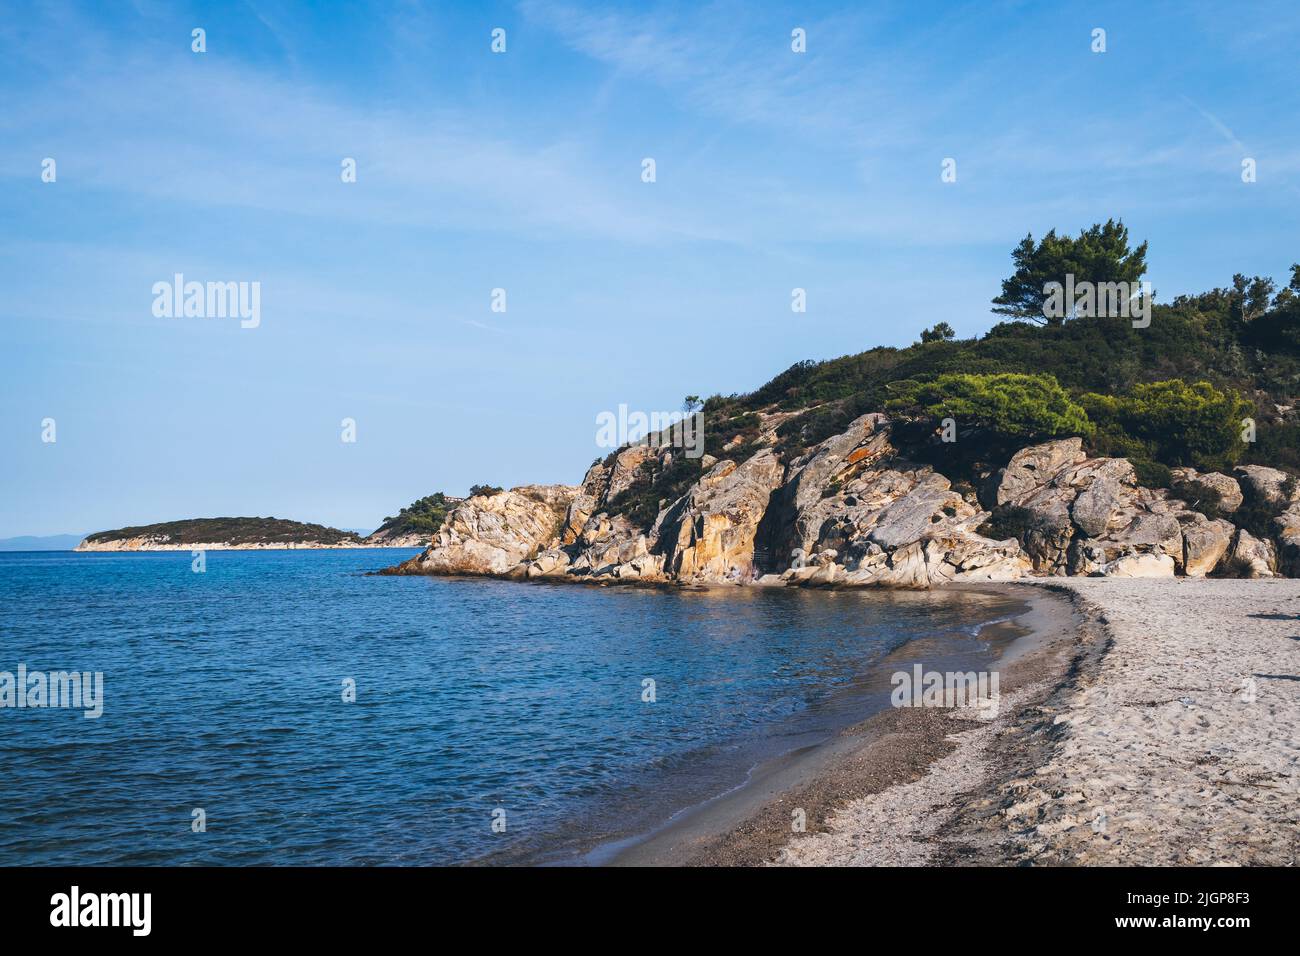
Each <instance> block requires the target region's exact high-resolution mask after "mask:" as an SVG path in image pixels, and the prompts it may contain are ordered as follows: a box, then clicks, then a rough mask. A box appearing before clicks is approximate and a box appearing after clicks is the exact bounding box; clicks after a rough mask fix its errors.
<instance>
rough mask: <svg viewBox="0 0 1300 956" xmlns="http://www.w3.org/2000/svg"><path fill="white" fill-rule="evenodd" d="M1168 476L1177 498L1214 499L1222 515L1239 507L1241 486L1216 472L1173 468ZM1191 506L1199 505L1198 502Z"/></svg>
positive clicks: (1230, 512) (1233, 479)
mask: <svg viewBox="0 0 1300 956" xmlns="http://www.w3.org/2000/svg"><path fill="white" fill-rule="evenodd" d="M1270 470H1271V469H1270ZM1170 474H1172V476H1173V482H1174V487H1175V489H1176V493H1177V494H1178V495H1179V497H1183V498H1186V497H1187V496H1188V495H1189V494H1190V495H1205V496H1206V497H1215V498H1217V499H1218V502H1219V510H1220V511H1222V512H1223V513H1224V514H1232V512H1234V511H1236V510H1237V509H1238V508H1240V507H1241V502H1242V494H1241V485H1239V484H1238V483H1237V480H1236V479H1235V478H1231V477H1229V476H1228V475H1224V474H1221V473H1220V472H1217V471H1207V472H1198V471H1197V470H1196V469H1195V468H1175V469H1173V471H1172V472H1171V473H1170ZM1207 492H1208V495H1207ZM1192 504H1199V500H1198V501H1193V502H1192Z"/></svg>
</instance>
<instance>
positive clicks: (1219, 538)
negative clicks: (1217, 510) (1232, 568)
mask: <svg viewBox="0 0 1300 956" xmlns="http://www.w3.org/2000/svg"><path fill="white" fill-rule="evenodd" d="M1235 530H1236V529H1235V528H1234V527H1233V526H1232V523H1231V522H1229V521H1224V520H1223V519H1222V518H1216V519H1215V520H1213V521H1211V520H1210V519H1208V518H1206V517H1205V515H1202V514H1195V513H1193V516H1192V517H1191V518H1190V519H1188V520H1186V521H1185V522H1184V523H1183V529H1182V531H1183V556H1182V571H1183V574H1185V575H1187V576H1188V577H1189V578H1199V577H1204V576H1205V575H1207V574H1209V573H1210V572H1211V571H1213V570H1214V569H1215V568H1216V567H1218V565H1219V562H1220V561H1222V560H1223V559H1224V557H1225V556H1226V555H1227V553H1228V549H1229V548H1230V547H1231V546H1232V539H1233V533H1234V532H1235Z"/></svg>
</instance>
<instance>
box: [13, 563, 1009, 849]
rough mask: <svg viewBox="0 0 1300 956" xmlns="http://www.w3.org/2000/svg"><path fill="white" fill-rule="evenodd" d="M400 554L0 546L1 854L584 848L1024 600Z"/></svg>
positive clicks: (976, 659) (859, 709)
mask: <svg viewBox="0 0 1300 956" xmlns="http://www.w3.org/2000/svg"><path fill="white" fill-rule="evenodd" d="M415 553H416V551H415V550H399V549H374V550H369V549H366V550H361V549H356V550H320V551H209V552H207V553H206V556H205V559H204V562H202V565H203V566H202V570H196V567H197V564H196V562H195V561H193V560H192V558H191V555H190V553H189V552H162V553H141V552H136V553H113V554H103V553H84V554H81V553H73V552H68V551H62V552H58V551H55V552H52V551H43V552H10V553H0V773H3V778H4V788H3V792H4V799H3V800H0V865H56V864H69V865H91V864H96V865H141V866H151V865H195V866H198V865H219V866H226V865H241V866H242V865H266V866H271V865H458V864H570V863H572V864H581V863H587V862H592V861H595V860H600V859H601V858H602V857H601V848H602V847H608V846H614V845H617V846H626V845H628V844H629V843H635V842H636V841H637V840H638V839H641V838H643V837H644V836H645V835H648V834H651V833H653V832H654V831H655V830H656V829H658V828H661V827H663V826H664V825H665V824H666V823H668V822H669V821H671V820H674V819H677V818H680V816H681V815H682V814H684V813H689V812H690V811H691V809H692V808H693V807H698V806H700V805H703V804H705V803H706V802H708V801H710V800H713V799H715V798H717V797H718V796H719V795H720V794H725V793H729V792H734V791H735V790H736V789H737V788H740V787H743V786H744V785H745V782H746V780H747V779H749V777H750V775H751V774H752V772H753V771H754V768H755V767H757V766H759V765H761V764H763V763H764V762H765V761H771V760H774V759H778V758H780V757H781V756H782V755H785V754H789V753H792V752H794V751H798V750H802V749H805V748H809V747H815V746H818V745H820V744H822V743H824V742H826V741H828V740H830V739H832V738H834V737H835V736H836V735H837V734H839V733H840V732H841V731H842V730H843V729H844V728H846V727H849V726H851V725H854V724H856V723H858V722H860V721H862V720H864V719H866V718H867V717H870V716H871V715H872V714H873V713H875V712H877V711H879V710H880V709H882V708H883V707H887V706H889V691H890V688H891V683H890V675H891V674H892V673H895V672H898V671H903V670H908V669H910V668H911V666H912V665H913V664H914V663H922V664H924V665H925V666H926V667H927V668H934V669H940V670H947V669H953V668H954V667H956V668H961V669H976V670H978V669H981V668H987V667H989V666H992V665H994V664H995V662H996V659H997V655H998V652H999V650H1000V648H999V647H997V646H995V645H996V644H997V642H996V641H995V640H993V639H991V638H990V637H989V635H990V634H991V633H992V632H993V631H996V630H997V629H996V628H989V627H988V625H990V624H991V623H995V622H1004V621H1006V620H1007V619H1008V617H1010V616H1014V615H1015V614H1016V613H1019V611H1020V610H1023V606H1021V605H1018V603H1017V602H1016V601H1014V600H1010V599H1005V598H997V597H994V596H990V595H986V594H972V593H963V592H950V591H943V592H890V591H809V590H802V589H789V590H786V589H775V590H774V589H747V588H727V589H713V590H699V591H696V590H684V589H674V590H658V589H643V588H623V587H594V586H581V585H572V584H536V583H525V582H509V581H497V580H486V579H473V578H433V577H399V576H381V575H377V574H375V573H374V572H377V571H379V570H381V569H383V568H385V567H389V566H392V565H395V564H397V563H399V562H400V561H402V560H404V559H406V558H407V557H409V556H410V555H412V554H415ZM20 668H22V669H23V671H24V672H25V673H26V675H27V681H32V680H33V678H32V676H31V675H33V674H42V675H49V674H53V673H57V672H76V673H78V674H84V675H86V677H87V680H86V687H88V688H89V687H91V686H94V684H95V681H96V678H95V677H94V675H100V677H99V678H98V680H99V681H100V684H99V687H100V688H101V694H100V699H98V700H97V701H96V702H94V703H95V706H94V707H93V708H92V707H90V706H88V705H87V702H86V701H85V700H84V699H83V700H82V701H81V704H82V706H80V707H78V706H64V707H53V706H49V704H50V703H51V701H50V699H49V695H46V698H45V701H44V703H45V706H24V707H17V706H12V705H13V704H14V703H15V701H16V698H17V697H18V696H19V695H18V693H17V692H16V691H15V693H13V694H11V695H10V697H9V699H8V701H7V703H8V704H10V705H11V706H4V704H5V703H6V701H5V700H4V697H3V683H4V675H5V674H6V673H7V674H9V675H11V681H12V682H15V683H16V681H17V675H18V674H19V669H20ZM29 699H31V698H24V701H25V702H26V701H27V700H29ZM60 702H61V703H69V701H67V700H62V701H60ZM94 710H98V711H99V713H98V714H95V713H94Z"/></svg>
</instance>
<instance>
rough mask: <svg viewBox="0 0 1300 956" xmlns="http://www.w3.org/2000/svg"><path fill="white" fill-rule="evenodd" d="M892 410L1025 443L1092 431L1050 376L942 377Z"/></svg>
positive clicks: (908, 392) (917, 387)
mask: <svg viewBox="0 0 1300 956" xmlns="http://www.w3.org/2000/svg"><path fill="white" fill-rule="evenodd" d="M887 407H889V408H892V409H896V410H899V411H904V412H906V411H909V410H914V409H919V410H921V411H922V412H924V413H925V414H926V415H929V416H931V417H932V418H946V417H951V418H953V419H955V420H956V421H957V422H959V423H961V424H963V425H974V426H976V427H980V428H988V429H990V430H992V431H994V432H997V433H999V434H1002V435H1018V436H1023V437H1025V438H1055V437H1058V436H1061V435H1088V434H1090V433H1091V432H1092V424H1091V422H1089V421H1088V416H1087V413H1086V412H1084V410H1083V409H1082V408H1080V407H1079V406H1078V405H1076V404H1075V403H1074V402H1073V401H1071V400H1070V396H1069V394H1068V393H1067V392H1066V391H1065V389H1063V388H1061V386H1060V385H1059V384H1058V383H1057V381H1056V379H1055V378H1053V377H1052V376H1050V375H1019V374H1014V373H1003V374H997V375H966V374H961V373H956V374H947V375H940V376H939V377H938V378H936V379H935V380H934V381H931V382H921V383H912V384H911V385H910V386H908V387H905V388H903V389H902V390H901V394H900V395H899V397H897V398H895V399H892V400H891V401H890V402H888V403H887Z"/></svg>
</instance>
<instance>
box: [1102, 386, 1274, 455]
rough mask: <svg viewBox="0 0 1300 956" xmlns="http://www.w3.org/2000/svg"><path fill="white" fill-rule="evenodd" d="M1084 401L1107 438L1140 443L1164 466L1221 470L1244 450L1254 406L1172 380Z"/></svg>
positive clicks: (1239, 398)
mask: <svg viewBox="0 0 1300 956" xmlns="http://www.w3.org/2000/svg"><path fill="white" fill-rule="evenodd" d="M1080 401H1081V402H1082V403H1083V406H1084V408H1085V409H1087V412H1088V415H1089V417H1090V418H1091V419H1092V420H1093V421H1094V422H1096V423H1097V424H1098V426H1099V428H1100V429H1101V431H1102V433H1103V434H1107V435H1109V436H1111V437H1112V438H1113V439H1116V440H1118V441H1120V442H1122V441H1123V440H1125V439H1129V440H1132V441H1136V442H1138V443H1140V444H1141V445H1142V446H1144V447H1145V448H1146V449H1148V450H1149V452H1150V457H1152V458H1154V459H1155V460H1156V461H1159V462H1162V463H1164V464H1166V465H1191V466H1193V467H1195V468H1199V469H1202V470H1206V471H1222V470H1226V469H1228V468H1231V467H1232V465H1233V464H1234V463H1235V462H1236V461H1237V459H1238V458H1240V457H1241V454H1242V452H1243V451H1245V443H1244V442H1242V441H1241V435H1240V430H1241V420H1242V418H1243V417H1245V416H1246V415H1248V414H1249V413H1250V409H1251V406H1250V405H1249V404H1248V403H1247V402H1246V401H1245V400H1244V399H1242V398H1241V397H1240V396H1238V395H1235V394H1227V393H1224V392H1221V391H1219V390H1218V389H1217V388H1215V387H1214V386H1213V385H1211V384H1210V383H1209V382H1196V383H1195V384H1192V385H1189V384H1188V383H1187V382H1184V381H1183V380H1182V379H1170V380H1168V381H1164V382H1153V383H1151V384H1148V385H1137V386H1135V387H1134V388H1133V392H1132V394H1130V395H1128V396H1123V397H1116V396H1113V395H1085V396H1083V397H1082V398H1081V399H1080Z"/></svg>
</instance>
